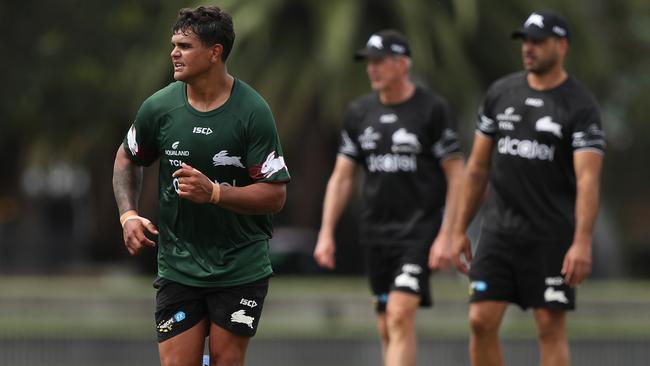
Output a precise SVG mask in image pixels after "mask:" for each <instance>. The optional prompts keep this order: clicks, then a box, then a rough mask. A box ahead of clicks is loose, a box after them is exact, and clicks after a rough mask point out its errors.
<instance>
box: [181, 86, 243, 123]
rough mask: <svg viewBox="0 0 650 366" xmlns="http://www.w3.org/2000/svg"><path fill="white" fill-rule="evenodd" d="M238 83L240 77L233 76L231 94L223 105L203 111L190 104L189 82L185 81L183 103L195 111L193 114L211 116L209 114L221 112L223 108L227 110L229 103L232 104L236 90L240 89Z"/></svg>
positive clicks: (191, 110) (192, 111)
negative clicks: (188, 94)
mask: <svg viewBox="0 0 650 366" xmlns="http://www.w3.org/2000/svg"><path fill="white" fill-rule="evenodd" d="M238 84H239V79H237V78H236V77H233V82H232V88H231V89H230V96H228V99H227V100H226V102H225V103H223V104H222V105H220V106H219V107H217V108H215V109H213V110H211V111H207V112H201V111H199V110H197V109H196V108H194V107H192V105H191V104H190V102H189V100H188V97H187V84H186V83H183V88H182V90H183V103H184V104H185V107H186V108H187V109H188V110H189V111H190V112H191V113H193V114H195V115H197V116H201V117H209V116H213V115H215V114H219V113H221V112H222V111H223V110H225V109H226V108H227V107H228V105H229V104H230V101H231V100H232V99H233V97H234V95H235V92H236V90H238V89H239V86H238Z"/></svg>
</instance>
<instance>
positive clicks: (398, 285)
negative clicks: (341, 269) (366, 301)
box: [366, 243, 433, 313]
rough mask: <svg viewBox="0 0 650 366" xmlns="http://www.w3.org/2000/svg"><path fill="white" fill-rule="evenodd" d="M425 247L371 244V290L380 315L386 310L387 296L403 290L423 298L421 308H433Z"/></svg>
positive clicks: (369, 262)
mask: <svg viewBox="0 0 650 366" xmlns="http://www.w3.org/2000/svg"><path fill="white" fill-rule="evenodd" d="M430 246H431V243H427V244H425V245H420V246H413V245H369V246H368V247H367V253H366V261H367V270H368V277H369V280H370V288H371V290H372V293H373V294H374V295H375V297H376V302H375V308H376V310H377V312H378V313H381V312H385V311H386V303H387V302H388V293H389V292H391V291H402V292H407V293H411V294H415V295H419V296H420V306H421V307H430V306H431V305H432V304H433V302H432V301H431V289H430V288H429V286H430V285H429V274H430V271H429V266H428V259H429V248H430Z"/></svg>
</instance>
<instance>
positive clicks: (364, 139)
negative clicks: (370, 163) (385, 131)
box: [358, 127, 381, 150]
mask: <svg viewBox="0 0 650 366" xmlns="http://www.w3.org/2000/svg"><path fill="white" fill-rule="evenodd" d="M380 138H381V134H380V133H379V132H376V131H375V129H374V128H372V127H366V129H365V130H363V133H362V134H361V135H359V137H358V139H359V145H361V148H362V149H364V150H373V149H376V148H377V140H379V139H380Z"/></svg>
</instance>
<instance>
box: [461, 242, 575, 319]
mask: <svg viewBox="0 0 650 366" xmlns="http://www.w3.org/2000/svg"><path fill="white" fill-rule="evenodd" d="M568 249H569V248H568V245H567V243H566V242H553V241H529V240H524V239H521V238H514V237H511V236H508V235H504V234H496V233H491V232H487V231H485V230H484V231H482V233H481V238H480V240H479V243H478V247H477V249H476V253H475V254H474V260H473V261H472V264H471V268H470V271H469V279H470V301H471V302H477V301H483V300H495V301H506V302H511V303H514V304H517V305H519V306H520V307H521V308H522V309H527V308H529V307H532V308H545V309H560V310H573V309H575V289H574V288H571V287H569V286H568V285H567V284H565V283H564V277H563V276H562V274H561V270H562V262H563V261H564V256H565V255H566V252H567V250H568Z"/></svg>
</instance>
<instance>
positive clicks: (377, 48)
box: [354, 29, 411, 60]
mask: <svg viewBox="0 0 650 366" xmlns="http://www.w3.org/2000/svg"><path fill="white" fill-rule="evenodd" d="M387 55H401V56H410V55H411V48H410V47H409V43H408V40H406V37H404V35H403V34H402V33H400V32H398V31H396V30H394V29H385V30H382V31H379V32H377V33H374V34H373V35H371V36H370V38H368V42H367V43H366V47H364V48H362V49H360V50H358V51H357V52H355V53H354V59H355V60H363V59H367V58H369V57H383V56H387Z"/></svg>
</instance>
